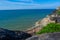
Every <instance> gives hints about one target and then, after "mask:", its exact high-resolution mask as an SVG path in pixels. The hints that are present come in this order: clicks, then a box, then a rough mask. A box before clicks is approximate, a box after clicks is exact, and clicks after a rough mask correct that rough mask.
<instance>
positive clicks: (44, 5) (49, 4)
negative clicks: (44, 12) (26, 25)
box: [0, 0, 60, 10]
mask: <svg viewBox="0 0 60 40" xmlns="http://www.w3.org/2000/svg"><path fill="white" fill-rule="evenodd" d="M58 6H60V0H0V10H10V9H55V8H57V7H58Z"/></svg>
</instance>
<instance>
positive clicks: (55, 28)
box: [37, 23, 60, 34]
mask: <svg viewBox="0 0 60 40" xmlns="http://www.w3.org/2000/svg"><path fill="white" fill-rule="evenodd" d="M52 32H60V24H57V23H50V24H48V25H47V26H45V27H43V28H42V29H41V30H40V31H39V32H37V34H42V33H52Z"/></svg>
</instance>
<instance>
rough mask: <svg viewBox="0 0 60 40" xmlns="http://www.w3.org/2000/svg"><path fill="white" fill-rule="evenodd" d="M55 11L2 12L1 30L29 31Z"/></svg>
mask: <svg viewBox="0 0 60 40" xmlns="http://www.w3.org/2000/svg"><path fill="white" fill-rule="evenodd" d="M54 10H55V9H20V10H19V9H18V10H0V28H4V29H9V30H27V29H28V28H31V27H34V25H35V23H36V22H37V21H38V20H41V19H43V18H44V17H46V16H47V15H49V14H51V13H52V12H53V11H54Z"/></svg>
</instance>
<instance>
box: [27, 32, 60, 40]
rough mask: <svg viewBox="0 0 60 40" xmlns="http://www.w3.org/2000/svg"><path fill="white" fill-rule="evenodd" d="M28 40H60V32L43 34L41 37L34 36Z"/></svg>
mask: <svg viewBox="0 0 60 40" xmlns="http://www.w3.org/2000/svg"><path fill="white" fill-rule="evenodd" d="M26 40H60V32H58V33H47V34H41V35H40V36H33V37H31V38H28V39H26Z"/></svg>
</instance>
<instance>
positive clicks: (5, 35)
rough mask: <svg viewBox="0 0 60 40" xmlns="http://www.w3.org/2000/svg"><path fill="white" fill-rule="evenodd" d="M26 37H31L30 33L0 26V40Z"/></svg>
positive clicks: (23, 39) (21, 39) (22, 39)
mask: <svg viewBox="0 0 60 40" xmlns="http://www.w3.org/2000/svg"><path fill="white" fill-rule="evenodd" d="M28 37H31V35H30V34H28V33H25V32H22V31H11V30H7V29H3V28H0V40H25V39H26V38H28Z"/></svg>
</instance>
